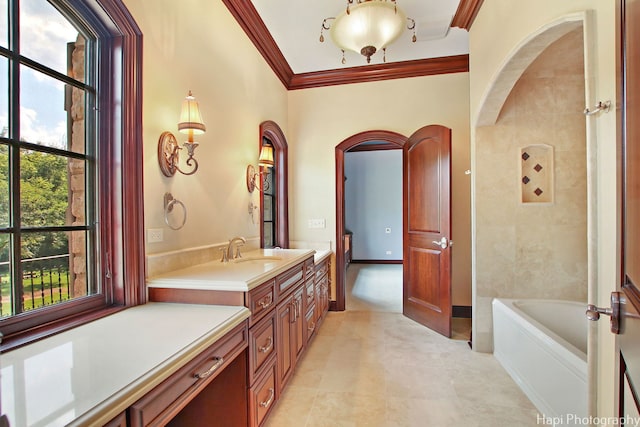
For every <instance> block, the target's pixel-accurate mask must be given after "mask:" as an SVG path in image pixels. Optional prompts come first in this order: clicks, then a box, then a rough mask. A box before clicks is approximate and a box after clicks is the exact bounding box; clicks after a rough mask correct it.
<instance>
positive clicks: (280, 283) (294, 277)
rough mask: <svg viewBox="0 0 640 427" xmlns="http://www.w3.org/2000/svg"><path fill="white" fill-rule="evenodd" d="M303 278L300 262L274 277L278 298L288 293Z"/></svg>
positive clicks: (302, 268) (302, 265)
mask: <svg viewBox="0 0 640 427" xmlns="http://www.w3.org/2000/svg"><path fill="white" fill-rule="evenodd" d="M303 280H304V263H302V262H301V263H300V264H298V265H296V266H295V267H291V268H290V269H289V270H287V271H285V272H284V273H282V274H281V275H279V276H278V277H276V287H277V289H278V298H281V297H282V296H283V295H285V294H287V293H289V292H290V291H291V290H293V289H294V288H295V287H296V286H297V285H298V284H300V283H302V281H303Z"/></svg>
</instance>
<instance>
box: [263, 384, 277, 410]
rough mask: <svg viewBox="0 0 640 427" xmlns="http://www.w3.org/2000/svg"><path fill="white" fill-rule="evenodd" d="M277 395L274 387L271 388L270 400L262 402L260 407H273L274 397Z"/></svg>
mask: <svg viewBox="0 0 640 427" xmlns="http://www.w3.org/2000/svg"><path fill="white" fill-rule="evenodd" d="M275 395H276V391H275V390H274V389H273V387H271V388H269V398H268V399H267V400H265V401H264V402H260V407H261V408H266V407H267V406H269V405H271V402H272V401H273V397H274V396H275Z"/></svg>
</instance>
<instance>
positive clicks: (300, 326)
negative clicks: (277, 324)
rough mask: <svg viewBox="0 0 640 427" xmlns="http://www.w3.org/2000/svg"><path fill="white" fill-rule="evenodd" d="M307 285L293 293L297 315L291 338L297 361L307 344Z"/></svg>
mask: <svg viewBox="0 0 640 427" xmlns="http://www.w3.org/2000/svg"><path fill="white" fill-rule="evenodd" d="M304 292H305V287H301V288H300V289H299V290H297V291H296V292H294V294H293V305H294V310H295V316H294V319H293V331H292V332H293V334H294V336H293V337H292V338H291V341H292V349H293V354H292V358H293V360H294V364H295V362H296V361H297V360H298V359H299V358H300V356H302V352H303V350H304V344H305V337H306V333H305V320H304V314H303V312H302V307H303V300H304V298H305V297H304Z"/></svg>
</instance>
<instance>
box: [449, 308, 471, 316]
mask: <svg viewBox="0 0 640 427" xmlns="http://www.w3.org/2000/svg"><path fill="white" fill-rule="evenodd" d="M471 313H472V310H471V306H470V305H454V306H453V307H452V315H451V317H459V318H463V319H471Z"/></svg>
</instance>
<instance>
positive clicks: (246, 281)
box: [147, 249, 315, 292]
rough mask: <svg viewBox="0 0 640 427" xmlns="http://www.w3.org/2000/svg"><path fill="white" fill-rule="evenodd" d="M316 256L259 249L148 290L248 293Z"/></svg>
mask: <svg viewBox="0 0 640 427" xmlns="http://www.w3.org/2000/svg"><path fill="white" fill-rule="evenodd" d="M314 253H315V251H314V250H313V249H257V250H253V251H249V252H247V253H243V254H242V258H239V259H236V260H233V261H229V262H227V263H222V262H220V260H215V261H210V262H206V263H203V264H198V265H194V266H192V267H187V268H183V269H180V270H175V271H171V272H169V273H165V274H162V275H160V276H156V277H151V278H149V279H147V286H148V287H150V288H174V289H201V290H216V291H241V292H246V291H249V290H251V289H253V288H254V287H256V286H258V285H260V284H262V283H264V282H265V281H267V280H269V279H271V278H272V277H275V276H277V275H278V274H280V273H282V272H284V271H286V270H287V269H289V268H290V267H292V266H294V265H295V264H297V263H299V262H302V261H304V260H305V259H307V258H309V257H310V256H313V255H314Z"/></svg>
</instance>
